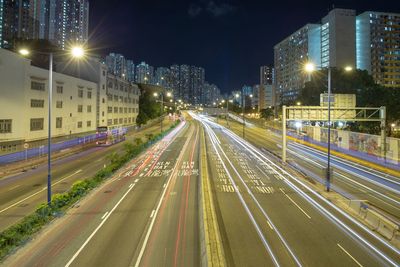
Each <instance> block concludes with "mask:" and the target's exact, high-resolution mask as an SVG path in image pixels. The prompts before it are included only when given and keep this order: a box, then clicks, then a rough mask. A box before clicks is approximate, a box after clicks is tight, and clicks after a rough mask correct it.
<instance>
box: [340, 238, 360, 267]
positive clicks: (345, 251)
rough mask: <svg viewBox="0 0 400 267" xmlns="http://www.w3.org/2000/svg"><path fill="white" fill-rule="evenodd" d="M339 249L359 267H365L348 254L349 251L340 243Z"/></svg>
mask: <svg viewBox="0 0 400 267" xmlns="http://www.w3.org/2000/svg"><path fill="white" fill-rule="evenodd" d="M337 245H338V247H339V248H340V249H341V250H342V251H343V252H344V253H346V254H347V255H348V256H349V257H350V258H351V259H352V260H353V261H354V262H355V263H356V264H357V265H358V266H360V267H363V266H362V265H361V263H359V262H358V260H356V259H355V258H354V257H353V256H352V255H351V254H350V253H349V252H347V250H345V249H344V247H342V246H341V245H340V244H339V243H338V244H337Z"/></svg>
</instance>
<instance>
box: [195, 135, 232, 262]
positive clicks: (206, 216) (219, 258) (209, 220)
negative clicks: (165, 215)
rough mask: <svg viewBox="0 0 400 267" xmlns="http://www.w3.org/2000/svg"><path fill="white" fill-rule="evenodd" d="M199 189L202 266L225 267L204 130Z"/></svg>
mask: <svg viewBox="0 0 400 267" xmlns="http://www.w3.org/2000/svg"><path fill="white" fill-rule="evenodd" d="M200 187H201V192H200V195H201V202H200V203H201V209H200V213H201V214H200V224H201V226H202V227H201V226H200V228H201V258H202V266H215V267H225V266H226V260H225V255H224V250H223V247H222V241H221V235H220V232H219V227H218V222H217V215H216V212H215V207H214V204H213V197H212V191H211V186H210V179H209V176H208V166H207V153H206V145H205V136H204V129H202V131H201V143H200Z"/></svg>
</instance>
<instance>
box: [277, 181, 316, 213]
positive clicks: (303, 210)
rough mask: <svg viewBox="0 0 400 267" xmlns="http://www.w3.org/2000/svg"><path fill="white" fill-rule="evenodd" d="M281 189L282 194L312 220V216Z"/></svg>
mask: <svg viewBox="0 0 400 267" xmlns="http://www.w3.org/2000/svg"><path fill="white" fill-rule="evenodd" d="M280 189H281V191H282V193H283V194H284V195H285V196H286V197H287V198H288V199H289V200H290V201H291V202H292V203H293V204H294V205H296V207H297V208H299V210H301V212H303V213H304V215H306V216H307V218H308V219H311V217H310V215H308V214H307V212H305V211H304V210H303V209H302V208H301V207H300V206H299V205H298V204H297V203H296V202H295V201H294V200H293V199H292V198H291V197H289V196H288V195H287V194H286V193H285V192H284V191H283V189H282V188H280Z"/></svg>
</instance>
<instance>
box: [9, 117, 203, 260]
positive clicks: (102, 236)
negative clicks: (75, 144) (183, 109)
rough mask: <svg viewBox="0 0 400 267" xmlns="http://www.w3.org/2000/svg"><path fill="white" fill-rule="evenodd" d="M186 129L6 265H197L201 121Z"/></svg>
mask: <svg viewBox="0 0 400 267" xmlns="http://www.w3.org/2000/svg"><path fill="white" fill-rule="evenodd" d="M183 127H184V128H183V129H181V130H180V131H179V132H178V133H177V134H175V135H173V134H172V133H171V134H170V135H169V136H167V137H166V138H165V139H163V140H162V141H161V142H159V143H158V144H157V145H156V146H155V147H153V148H152V149H150V150H149V151H147V153H145V154H143V155H142V156H141V157H139V158H137V159H135V160H133V161H132V162H130V163H128V164H127V165H126V166H125V168H124V169H123V170H122V171H121V172H120V173H118V174H117V175H115V177H113V178H112V179H111V180H109V181H108V182H107V183H105V184H104V185H103V186H101V187H100V188H99V189H97V190H95V192H93V193H92V194H91V195H90V196H89V197H87V198H85V199H84V200H83V201H82V202H81V203H79V205H77V206H76V207H74V208H72V209H70V210H69V211H68V213H67V214H66V215H65V216H64V217H62V218H60V219H59V220H56V221H55V222H53V224H52V225H50V226H49V227H47V228H46V229H45V230H44V231H43V233H41V234H40V235H38V236H37V238H35V239H34V240H33V241H32V242H30V243H29V244H27V245H26V246H25V247H23V248H22V249H21V250H19V251H18V252H17V253H16V254H14V255H12V256H11V257H9V258H8V259H7V260H6V262H5V265H7V266H199V265H200V258H199V257H200V255H199V232H200V231H199V224H198V221H199V219H198V208H197V205H198V204H197V203H198V201H197V198H198V190H199V186H198V185H199V181H198V163H197V162H198V160H197V158H198V149H199V136H200V135H199V126H198V124H197V123H196V122H188V123H186V125H185V126H183ZM178 130H179V129H176V130H174V132H175V131H178Z"/></svg>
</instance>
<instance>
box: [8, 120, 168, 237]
mask: <svg viewBox="0 0 400 267" xmlns="http://www.w3.org/2000/svg"><path fill="white" fill-rule="evenodd" d="M164 124H165V125H166V127H168V126H169V125H170V124H171V122H168V121H166V122H165V123H164ZM159 130H160V127H159V124H156V125H152V126H151V127H149V128H146V129H144V130H143V131H140V132H138V133H135V134H134V135H132V136H128V137H127V141H128V142H132V141H133V139H134V138H137V137H141V138H142V139H143V140H145V139H146V137H145V134H146V133H154V132H158V131H159ZM124 143H125V142H122V143H118V144H115V145H112V146H109V147H92V148H89V149H88V150H85V151H82V152H80V153H76V154H73V155H69V156H66V157H64V158H60V159H57V160H53V162H52V185H53V186H52V187H53V188H52V189H53V193H55V194H57V193H63V192H65V191H67V190H69V189H70V188H71V186H72V184H73V183H74V182H75V181H78V180H83V179H87V178H91V177H92V176H93V175H95V174H96V173H97V172H98V171H99V170H100V169H102V168H103V167H104V165H107V164H109V162H110V160H109V155H110V154H112V153H114V152H115V153H123V146H124ZM46 179H47V165H46V164H45V163H43V164H42V165H39V167H38V168H36V169H32V170H28V171H27V172H23V173H18V174H15V175H11V176H8V177H5V178H0V230H4V229H6V228H7V227H8V226H10V225H12V224H14V223H16V222H17V221H19V220H21V219H22V218H23V217H24V216H25V215H27V214H29V213H32V212H33V211H34V210H35V209H36V207H37V206H38V205H39V204H41V203H44V202H45V201H46V194H47V187H46V182H47V181H46Z"/></svg>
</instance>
